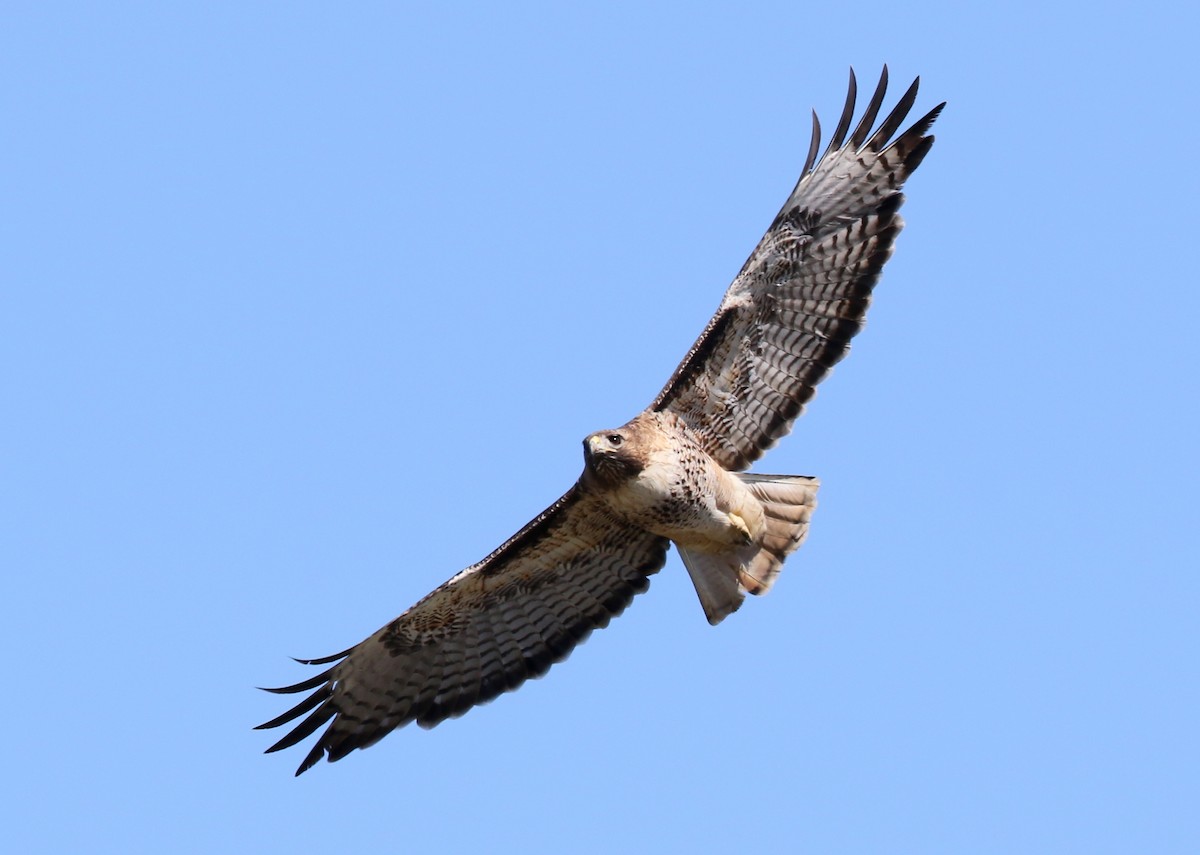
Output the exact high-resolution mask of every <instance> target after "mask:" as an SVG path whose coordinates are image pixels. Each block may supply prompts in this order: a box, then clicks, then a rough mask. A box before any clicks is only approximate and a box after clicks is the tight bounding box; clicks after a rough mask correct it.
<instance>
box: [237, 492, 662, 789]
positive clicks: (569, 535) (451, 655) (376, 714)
mask: <svg viewBox="0 0 1200 855" xmlns="http://www.w3.org/2000/svg"><path fill="white" fill-rule="evenodd" d="M666 552H667V541H666V540H665V539H663V538H660V537H657V536H655V535H652V534H649V533H647V532H645V531H641V530H639V529H636V528H631V527H629V526H627V525H624V524H622V523H620V522H618V521H616V520H615V519H613V518H612V517H611V516H610V515H609V514H608V513H607V512H606V511H605V510H604V508H603V506H602V505H601V504H600V502H599V501H598V500H597V499H595V498H591V497H588V496H586V495H585V494H583V493H581V492H580V491H579V490H578V488H572V489H571V490H570V491H568V492H567V494H566V495H564V496H563V497H562V498H561V499H559V500H558V501H557V502H555V503H554V504H553V505H551V506H550V507H549V508H548V509H547V510H546V511H544V512H543V513H542V514H541V515H539V516H538V517H537V518H536V519H534V520H533V521H532V522H530V523H529V524H528V525H526V526H525V527H524V528H523V529H521V531H519V532H518V533H517V534H515V535H514V536H513V537H512V538H510V539H509V540H508V541H507V542H506V543H505V544H504V545H502V546H501V547H500V548H499V549H497V550H496V551H495V552H493V553H492V554H491V555H489V556H488V557H487V558H485V559H484V560H483V561H481V562H479V563H478V564H475V565H473V566H471V567H468V568H467V569H466V570H464V571H462V572H461V573H459V574H458V575H457V576H455V577H454V578H453V579H451V580H450V581H448V582H447V583H446V584H444V585H442V586H441V587H440V588H438V589H437V590H435V591H434V592H433V593H431V594H429V595H428V596H427V597H425V598H424V599H423V600H421V601H420V602H419V603H417V604H416V605H415V606H413V607H412V608H410V609H409V610H408V611H406V612H405V613H404V614H402V615H400V617H398V618H396V619H395V620H394V621H392V622H391V623H389V624H388V625H387V626H385V627H383V628H382V629H380V630H379V631H378V632H376V633H375V634H374V635H372V636H370V637H369V638H367V639H366V640H364V641H363V642H361V643H360V644H357V645H355V646H354V647H352V648H350V649H349V650H346V651H343V652H342V653H338V654H336V655H334V656H329V657H326V658H324V659H314V660H302V661H305V664H312V665H328V664H332V667H331V668H329V669H328V670H326V671H324V672H322V673H321V674H318V675H317V676H315V677H313V678H311V679H309V680H305V681H304V682H302V683H297V684H296V685H294V686H286V687H284V688H281V689H268V691H271V692H276V693H280V694H292V693H296V692H306V691H309V690H314V691H313V692H312V694H311V695H309V696H308V697H307V698H305V699H304V701H302V702H301V703H300V704H298V705H296V706H295V707H293V708H292V709H290V710H288V711H287V712H285V713H284V714H283V715H281V716H279V717H278V718H275V719H273V720H271V721H268V722H266V723H265V724H262V725H259V729H262V728H271V727H278V726H280V725H283V724H287V723H289V722H293V721H295V720H296V719H299V718H301V716H304V715H305V714H306V713H307V714H308V715H307V717H306V718H304V719H303V720H301V721H300V722H299V723H298V724H296V725H295V726H294V728H293V729H292V730H291V731H290V732H289V733H288V734H287V735H286V736H284V737H283V739H281V740H279V742H277V743H275V745H273V746H271V747H270V748H269V749H267V750H268V752H270V751H278V750H280V749H282V748H287V747H289V746H291V745H295V744H296V743H297V742H299V741H301V740H302V739H304V738H306V737H307V736H309V735H310V734H312V733H314V732H316V731H317V730H318V729H319V728H321V727H322V726H324V725H326V724H328V725H329V726H328V727H327V728H326V729H325V732H324V733H322V734H321V736H320V738H319V739H318V740H317V743H316V745H314V746H313V748H312V750H311V751H309V753H308V756H307V757H305V758H304V762H303V763H301V764H300V768H299V769H298V770H297V771H296V774H297V775H299V774H300V773H301V772H303V771H305V770H306V769H308V768H310V767H311V766H312V765H313V764H314V763H316V762H317V761H318V760H320V759H321V756H322V755H323V754H328V755H329V759H330V761H333V760H338V759H340V758H342V757H344V756H346V755H347V754H348V753H350V752H351V751H353V750H354V749H355V748H365V747H366V746H368V745H371V744H373V743H375V742H377V741H378V740H379V739H381V738H382V737H383V736H385V735H386V734H387V733H389V732H390V731H392V730H394V729H395V728H397V727H400V726H402V725H405V724H408V723H409V722H413V721H415V722H417V723H418V724H419V725H422V726H424V727H432V726H433V725H435V724H437V723H438V722H440V721H442V720H444V719H446V718H449V717H452V716H456V715H461V714H462V713H464V712H466V711H467V710H468V709H470V708H471V707H473V706H475V705H476V704H482V703H485V702H487V701H490V700H491V699H492V698H495V697H496V696H497V695H499V694H501V693H502V692H506V691H509V690H511V689H515V688H516V687H517V686H519V685H521V683H523V682H524V681H525V680H527V679H529V678H530V677H540V676H541V675H542V674H544V673H545V672H546V670H547V669H548V668H549V667H550V666H551V665H553V664H554V663H555V662H559V661H561V660H562V659H564V658H566V656H567V655H568V654H569V653H570V652H571V650H572V649H573V648H574V647H575V645H577V644H579V643H580V642H581V641H583V639H584V638H586V637H587V635H588V633H590V632H591V631H592V630H593V629H597V628H599V627H603V626H606V625H607V624H608V622H609V620H610V619H611V618H613V617H615V616H616V615H618V614H620V613H621V612H622V611H623V610H624V609H625V607H626V606H627V605H628V604H629V602H630V601H631V600H632V599H633V597H634V595H635V594H638V593H641V592H642V591H644V590H646V588H647V587H648V586H649V577H650V576H651V575H652V574H653V573H655V572H657V571H658V570H659V568H661V567H662V565H663V562H664V561H665V560H666ZM334 663H336V664H334Z"/></svg>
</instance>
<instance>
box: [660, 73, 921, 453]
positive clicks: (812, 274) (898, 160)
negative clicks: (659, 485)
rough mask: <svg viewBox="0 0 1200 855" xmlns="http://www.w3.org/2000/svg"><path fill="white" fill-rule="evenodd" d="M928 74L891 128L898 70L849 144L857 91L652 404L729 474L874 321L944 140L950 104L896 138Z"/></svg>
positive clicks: (896, 112) (763, 446) (771, 436)
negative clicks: (879, 293) (899, 243)
mask: <svg viewBox="0 0 1200 855" xmlns="http://www.w3.org/2000/svg"><path fill="white" fill-rule="evenodd" d="M919 81H920V78H918V79H917V80H915V81H913V84H912V86H910V87H909V88H908V91H906V92H905V93H904V95H903V96H902V97H901V98H900V101H899V103H897V105H896V107H895V108H894V109H893V110H892V112H891V113H890V114H889V115H888V117H887V118H886V119H884V120H883V122H882V123H881V124H880V125H879V126H878V127H877V128H875V130H874V132H873V133H872V126H873V125H874V124H875V120H876V118H877V116H878V115H879V109H880V107H881V106H882V104H883V96H884V93H885V91H886V89H887V67H886V66H885V67H884V69H883V74H882V76H881V77H880V80H879V85H878V87H877V88H876V90H875V94H874V95H873V96H872V98H871V101H870V103H869V104H868V105H867V109H866V112H865V113H864V114H863V116H862V118H861V119H860V120H859V123H858V125H857V126H856V127H855V129H854V130H853V132H851V133H850V135H849V137H848V138H847V132H849V131H850V123H851V119H852V118H853V115H854V103H855V95H856V84H855V79H854V72H853V71H851V72H850V91H849V94H848V95H847V97H846V106H845V109H844V111H843V112H842V116H841V119H840V120H839V121H838V125H837V128H836V129H835V130H834V133H833V138H832V139H831V140H830V143H829V146H828V147H827V148H826V149H825V152H824V154H823V155H822V156H821V158H820V159H819V160H818V159H817V150H818V148H819V146H820V135H821V130H820V124H819V123H818V122H817V117H816V114H815V113H814V114H813V135H812V142H811V145H810V148H809V153H808V159H807V161H806V162H805V164H804V169H803V170H802V171H801V174H800V180H799V181H798V182H797V183H796V187H795V189H794V190H792V193H791V195H790V196H789V197H788V199H787V202H785V203H784V206H783V208H782V209H781V210H780V212H779V214H778V215H777V216H776V217H775V220H774V222H772V223H771V227H770V228H769V229H768V230H767V233H766V234H765V235H764V236H763V238H762V240H761V241H760V242H759V244H758V246H757V247H755V249H754V252H752V253H751V254H750V257H749V259H747V261H746V263H745V265H744V266H743V267H742V270H741V272H740V273H739V274H738V275H737V278H736V279H734V281H733V284H732V285H730V287H729V290H728V291H726V293H725V297H724V299H723V300H722V301H721V305H720V307H719V308H718V309H717V313H716V314H715V315H714V316H713V318H712V320H711V321H709V323H708V326H707V327H706V328H705V330H704V332H703V333H701V335H700V338H699V339H697V341H696V343H695V344H694V345H693V346H692V349H691V350H690V351H689V352H688V354H687V356H686V357H685V358H684V360H683V362H682V363H680V365H679V367H678V368H677V369H676V371H675V374H674V375H673V376H672V377H671V379H670V381H669V382H668V383H667V385H666V387H665V388H664V389H663V390H662V392H660V393H659V396H658V398H657V399H656V400H655V401H654V403H653V404H652V405H651V409H652V410H656V411H662V410H670V411H672V412H674V413H676V414H677V415H679V416H681V417H682V418H683V419H684V420H685V421H686V422H687V423H688V425H689V426H690V427H691V428H692V430H694V431H695V432H696V433H697V434H699V435H700V437H701V439H702V441H703V444H704V445H705V450H706V451H707V452H708V453H709V454H711V455H712V456H713V457H714V458H716V460H717V461H718V462H719V463H721V465H723V466H724V467H726V468H727V469H730V470H735V471H736V470H742V469H745V468H746V467H748V466H749V465H750V464H751V463H753V462H754V461H755V460H756V459H757V458H758V457H759V456H761V455H762V453H763V452H764V451H766V450H767V449H768V448H770V447H771V446H772V445H774V444H775V442H776V441H777V440H778V439H779V438H780V437H781V436H783V435H785V434H786V433H787V432H788V431H789V430H791V426H792V422H793V421H794V420H795V419H796V417H797V416H799V415H800V412H801V411H802V410H803V408H804V405H805V404H806V403H807V402H808V401H809V400H810V399H811V398H812V396H813V395H814V394H815V391H816V386H817V383H819V382H820V381H821V380H822V378H824V377H825V375H826V374H828V373H829V370H830V369H831V368H832V367H833V365H834V364H835V363H836V362H837V361H838V360H840V359H841V358H842V357H843V356H845V355H846V352H847V351H848V350H849V347H850V339H851V338H852V337H853V336H854V334H855V333H857V332H858V331H859V329H860V328H861V327H862V325H863V321H864V319H865V316H866V313H867V306H868V305H869V304H870V301H871V290H872V288H874V286H875V283H876V281H877V280H878V279H879V274H880V271H881V270H882V268H883V265H884V262H886V261H887V259H888V257H889V256H890V255H891V252H892V244H893V243H894V242H895V240H896V235H897V234H898V233H899V232H900V229H901V228H902V227H903V221H902V220H901V219H900V216H899V214H898V213H897V211H898V210H899V208H900V205H901V203H902V202H903V200H904V197H903V195H902V194H901V192H900V188H901V187H902V186H903V184H904V181H905V180H906V179H907V178H908V176H909V175H910V174H911V173H912V172H913V170H915V169H916V168H917V166H918V165H919V164H920V163H921V160H922V158H924V157H925V154H926V152H928V151H929V147H930V145H932V143H933V137H932V136H930V135H928V134H927V133H926V131H928V130H929V127H930V126H931V125H932V124H933V121H934V119H936V118H937V116H938V113H939V112H941V109H942V107H943V106H944V104H939V105H938V106H937V107H935V108H933V110H931V111H930V112H928V113H927V114H925V115H924V116H923V117H921V118H920V119H918V120H917V121H916V122H915V123H914V124H913V125H912V126H911V127H910V128H909V129H908V130H906V131H904V132H903V133H901V134H900V135H899V136H898V137H896V138H895V139H894V140H892V139H891V137H892V135H893V134H894V133H896V130H897V129H898V128H899V127H900V124H901V123H902V122H903V121H904V119H905V117H906V116H907V115H908V112H909V110H910V109H911V108H912V105H913V102H914V101H915V100H916V95H917V85H918V83H919Z"/></svg>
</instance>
